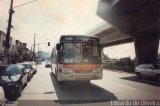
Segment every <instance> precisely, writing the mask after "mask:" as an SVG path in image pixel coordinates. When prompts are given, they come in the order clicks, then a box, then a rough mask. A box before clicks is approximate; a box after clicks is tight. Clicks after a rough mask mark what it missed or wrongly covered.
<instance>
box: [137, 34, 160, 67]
mask: <svg viewBox="0 0 160 106" xmlns="http://www.w3.org/2000/svg"><path fill="white" fill-rule="evenodd" d="M134 44H135V53H136V65H139V64H143V63H156V62H157V56H158V48H159V33H155V32H145V33H141V34H138V35H137V36H135V37H134Z"/></svg>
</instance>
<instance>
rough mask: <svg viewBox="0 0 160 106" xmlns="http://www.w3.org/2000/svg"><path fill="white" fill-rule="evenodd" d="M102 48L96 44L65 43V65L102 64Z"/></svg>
mask: <svg viewBox="0 0 160 106" xmlns="http://www.w3.org/2000/svg"><path fill="white" fill-rule="evenodd" d="M100 54H101V53H100V47H99V45H98V44H96V43H64V46H63V56H62V57H63V62H64V63H101V56H100Z"/></svg>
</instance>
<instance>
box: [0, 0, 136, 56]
mask: <svg viewBox="0 0 160 106" xmlns="http://www.w3.org/2000/svg"><path fill="white" fill-rule="evenodd" d="M10 1H11V0H0V30H2V31H4V32H6V28H7V20H8V10H9V5H10ZM30 1H32V0H14V7H16V6H18V5H21V4H23V3H26V2H30ZM97 4H98V0H38V1H35V2H32V3H30V4H27V5H23V6H21V7H17V8H15V9H14V10H15V13H14V14H13V21H12V26H13V27H14V28H13V29H12V31H11V36H12V37H13V38H14V39H18V40H20V41H22V42H25V43H27V47H28V48H29V49H30V48H31V46H32V45H33V41H34V40H33V39H34V34H35V35H36V43H47V42H51V46H50V47H47V45H40V49H41V50H43V51H51V49H52V48H53V47H54V46H55V44H56V43H57V42H58V40H59V38H60V36H61V35H64V34H74V35H76V34H78V35H85V34H87V32H88V31H90V30H92V28H95V26H97V25H99V24H100V23H102V22H104V21H103V20H102V19H101V18H99V17H98V16H97V15H96V10H97ZM104 53H105V54H107V55H108V56H109V57H111V58H120V57H131V58H134V57H135V51H134V44H133V43H128V44H123V45H119V46H112V47H108V48H105V49H104Z"/></svg>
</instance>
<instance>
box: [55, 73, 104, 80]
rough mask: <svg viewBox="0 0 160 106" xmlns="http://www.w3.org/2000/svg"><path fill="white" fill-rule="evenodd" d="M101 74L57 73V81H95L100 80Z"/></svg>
mask: <svg viewBox="0 0 160 106" xmlns="http://www.w3.org/2000/svg"><path fill="white" fill-rule="evenodd" d="M102 75H103V73H102V72H99V73H85V74H79V73H69V74H68V73H63V72H61V73H59V76H58V77H59V81H88V80H97V79H102Z"/></svg>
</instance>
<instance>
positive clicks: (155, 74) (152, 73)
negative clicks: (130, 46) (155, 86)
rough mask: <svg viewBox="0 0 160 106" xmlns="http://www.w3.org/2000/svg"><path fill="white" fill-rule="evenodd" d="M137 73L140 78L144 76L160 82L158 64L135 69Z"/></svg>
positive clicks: (144, 65) (140, 66) (159, 67)
mask: <svg viewBox="0 0 160 106" xmlns="http://www.w3.org/2000/svg"><path fill="white" fill-rule="evenodd" d="M135 73H136V75H137V76H138V77H139V78H141V77H142V76H144V77H151V78H155V79H156V80H157V81H160V66H159V65H157V64H141V65H139V66H137V67H136V68H135Z"/></svg>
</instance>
